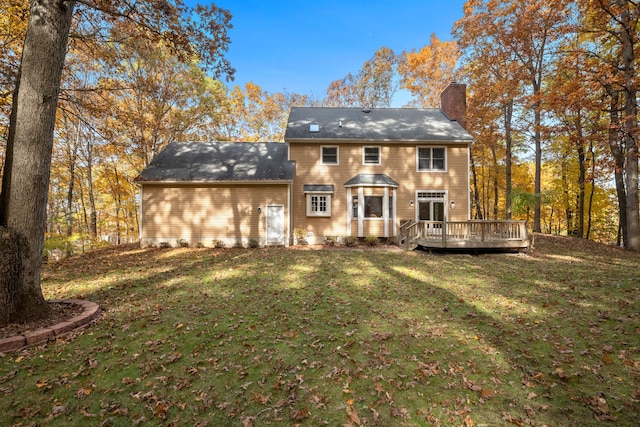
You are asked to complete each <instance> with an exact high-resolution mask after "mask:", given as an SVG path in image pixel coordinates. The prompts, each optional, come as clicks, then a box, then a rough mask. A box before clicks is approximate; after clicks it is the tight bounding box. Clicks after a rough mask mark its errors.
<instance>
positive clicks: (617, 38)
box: [580, 0, 640, 251]
mask: <svg viewBox="0 0 640 427" xmlns="http://www.w3.org/2000/svg"><path fill="white" fill-rule="evenodd" d="M581 18H582V22H581V28H580V31H581V32H582V34H584V35H585V36H588V37H589V38H590V40H592V43H590V44H589V45H588V46H587V48H586V49H584V51H583V52H582V53H583V54H584V58H586V59H587V60H589V61H590V62H591V63H592V64H593V67H594V77H593V78H594V79H595V80H596V81H597V82H598V83H599V84H600V86H601V88H602V92H603V95H605V96H606V97H607V99H608V103H607V104H608V105H607V106H606V110H607V111H608V113H609V116H610V124H609V134H608V137H609V146H610V149H611V153H612V156H613V158H614V162H615V167H616V174H615V182H616V191H617V195H618V205H619V210H620V225H621V228H622V232H623V235H624V239H623V240H624V245H625V246H626V247H628V248H630V249H633V250H635V251H640V207H639V203H640V198H639V193H638V157H639V153H638V137H639V136H640V135H639V130H638V117H637V114H638V106H637V102H638V101H637V93H638V66H637V61H638V56H637V55H638V54H637V51H638V48H639V44H638V21H639V19H640V7H639V6H638V4H637V2H634V1H630V0H589V1H586V2H584V3H583V4H581ZM593 59H595V63H594V61H591V60H593Z"/></svg>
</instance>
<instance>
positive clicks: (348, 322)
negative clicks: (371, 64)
mask: <svg viewBox="0 0 640 427" xmlns="http://www.w3.org/2000/svg"><path fill="white" fill-rule="evenodd" d="M538 243H539V246H538V248H537V249H536V252H535V253H534V255H533V256H529V257H512V256H496V255H486V256H478V257H468V256H464V255H451V256H449V255H447V256H445V257H432V256H428V255H427V256H422V255H416V254H407V253H382V252H376V251H367V252H358V253H356V252H349V251H295V250H291V249H268V250H264V249H263V250H248V249H225V250H208V249H202V250H199V249H173V250H163V249H144V250H143V249H129V250H127V251H124V252H123V251H121V250H112V249H108V250H102V251H96V252H92V253H90V254H86V255H83V256H80V257H75V258H73V259H70V260H67V261H64V262H62V263H60V264H56V265H52V266H49V267H48V268H49V269H50V270H49V271H50V272H48V273H47V274H46V276H47V277H48V279H47V280H51V281H62V280H64V281H65V282H66V283H67V284H66V285H65V284H63V285H62V289H61V290H60V291H63V292H68V293H71V294H66V295H64V297H78V296H82V297H85V298H87V299H89V300H92V301H95V302H97V303H99V304H100V305H102V306H103V307H104V308H105V309H106V310H107V313H109V312H112V313H113V314H114V316H113V317H112V322H109V323H108V324H106V325H105V326H104V327H101V326H100V325H98V329H99V333H100V334H103V333H106V332H108V331H107V330H106V329H108V328H110V327H117V325H116V324H115V323H113V321H116V320H117V321H119V322H125V323H127V322H129V323H131V324H133V325H134V326H133V327H136V325H140V324H145V325H146V324H149V323H153V322H160V321H166V319H167V318H171V321H169V322H168V325H166V326H165V327H164V330H163V331H162V333H171V331H170V330H168V329H170V328H171V327H172V325H176V324H180V322H183V321H184V322H185V323H188V322H192V323H197V322H198V321H199V319H198V316H202V319H206V321H207V322H208V324H207V325H206V326H203V327H202V331H204V332H205V336H213V337H218V338H216V339H217V340H218V341H220V342H221V341H223V338H224V339H228V340H231V339H233V338H234V337H235V338H236V339H237V338H238V337H242V339H243V341H244V345H245V346H246V347H247V348H252V347H258V346H265V348H264V350H265V352H266V354H269V353H274V354H277V355H280V357H284V356H281V353H278V351H276V350H274V348H277V347H279V346H284V347H287V346H291V348H293V349H296V348H297V349H298V351H297V352H296V351H293V353H292V354H291V356H290V357H291V360H284V361H283V362H281V365H282V366H281V367H279V368H275V367H274V368H272V371H271V375H274V372H276V371H277V370H278V369H279V370H280V371H282V372H286V370H287V369H291V366H295V365H296V363H300V360H298V359H300V355H301V354H302V355H305V356H307V357H308V358H309V359H310V360H311V357H317V358H321V357H327V358H328V357H334V356H335V354H336V352H337V353H340V352H342V353H343V354H344V355H345V356H344V360H345V361H346V362H345V363H346V366H348V367H350V369H351V371H350V374H349V375H351V376H353V375H354V373H353V372H354V371H356V372H357V369H363V367H364V368H366V369H369V370H372V371H373V372H375V371H376V370H379V369H380V368H379V367H380V366H387V364H389V366H388V369H394V368H395V369H396V370H398V373H397V375H398V377H397V378H405V377H407V376H408V377H409V379H411V378H412V377H415V376H416V375H418V374H416V372H420V370H419V366H420V363H423V364H428V363H434V362H438V366H439V371H437V372H436V374H434V375H438V376H443V377H447V376H448V377H447V378H448V379H449V380H452V381H454V382H455V384H456V385H455V386H452V385H451V384H453V383H449V384H448V385H447V384H444V386H449V387H450V388H451V387H453V390H454V392H459V395H460V396H461V397H463V398H464V399H467V400H469V399H471V400H472V401H473V402H474V404H475V405H479V406H481V405H482V401H488V400H491V399H501V400H502V401H503V403H504V411H503V412H502V413H501V414H491V416H492V418H493V419H494V420H495V421H502V422H505V421H510V419H509V418H510V417H511V418H512V420H511V421H513V422H514V423H516V424H517V423H519V422H529V421H531V420H535V421H536V422H540V421H539V420H540V419H541V420H542V422H549V420H551V421H553V420H559V419H566V420H568V424H570V425H571V424H576V425H577V424H581V420H589V419H592V418H593V416H594V414H595V415H598V416H600V417H606V416H609V415H611V414H616V415H617V416H619V417H620V420H624V419H628V420H632V419H633V414H636V415H637V414H638V412H639V408H638V404H637V402H633V399H631V397H630V396H629V394H630V390H631V389H632V388H633V387H631V386H627V387H626V388H624V387H623V388H620V387H619V385H620V381H619V380H618V379H617V378H611V377H610V374H609V370H608V366H607V365H609V363H608V360H609V359H611V360H612V361H614V362H615V363H618V362H617V361H616V360H615V357H618V356H620V355H621V354H623V353H621V352H625V351H630V348H632V347H634V346H635V347H638V345H639V343H638V342H637V335H635V336H634V335H633V334H634V330H633V327H632V326H631V325H632V324H633V322H631V321H629V320H630V319H629V318H628V317H625V316H628V314H629V312H630V311H631V310H632V309H633V308H632V307H633V306H629V305H628V304H627V303H621V301H632V300H633V298H634V297H633V296H632V295H628V294H627V293H628V292H631V291H634V292H636V294H637V289H635V290H634V289H633V288H632V286H631V283H632V282H631V280H632V276H630V275H629V274H630V273H629V272H626V273H625V272H623V271H621V270H622V266H623V265H627V262H628V261H627V259H626V258H625V257H624V256H619V257H617V256H615V255H614V256H612V257H608V259H609V260H615V262H616V264H614V266H613V267H612V266H611V265H612V264H611V263H607V262H605V259H607V258H605V257H606V254H605V253H602V254H598V255H597V256H596V257H590V256H589V254H588V252H580V251H576V252H572V253H567V254H563V253H559V252H556V253H547V252H546V251H545V247H544V243H542V244H541V245H540V242H538ZM554 244H555V243H554ZM621 255H623V254H621ZM616 265H617V267H616ZM594 269H595V270H600V271H604V272H605V273H604V274H603V275H600V274H595V270H594ZM603 269H604V270H603ZM101 276H102V277H103V278H105V277H106V278H105V279H104V281H103V282H100V283H98V284H96V285H95V286H93V287H87V288H83V291H82V295H74V294H73V289H74V286H73V283H74V282H75V283H77V282H80V281H83V280H86V281H92V280H93V281H95V280H96V278H97V277H98V278H99V277H101ZM605 279H613V281H615V282H616V283H618V285H619V287H618V288H615V289H612V290H610V291H607V290H603V286H608V285H610V283H609V282H607V283H605ZM158 305H162V306H164V307H163V308H162V310H160V311H158V310H159V308H158V307H157V306H158ZM172 305H175V309H174V308H173V307H172ZM187 309H188V311H187ZM118 313H120V314H118ZM603 316H604V317H603ZM616 318H620V319H623V321H619V320H616ZM162 319H165V320H162ZM624 319H627V320H624ZM119 326H120V327H122V326H124V325H119ZM174 327H175V326H174ZM100 329H101V330H100ZM202 331H201V332H202ZM636 332H637V331H636ZM389 334H391V335H389ZM594 334H596V335H594ZM615 334H618V335H615ZM629 335H630V336H629ZM625 337H626V338H625ZM594 338H595V339H594ZM141 339H145V338H141ZM265 339H266V340H267V341H268V342H267V343H266V344H264V341H265ZM610 339H613V341H610ZM209 340H210V341H209V342H206V343H203V344H202V351H205V350H207V349H209V350H211V349H212V347H211V346H214V345H224V343H221V344H217V343H216V341H215V340H211V339H210V338H209ZM616 340H617V341H616ZM314 343H317V344H314ZM320 344H322V347H321V346H320ZM312 345H316V347H311V346H312ZM385 351H386V352H388V353H385ZM420 351H422V353H420ZM407 352H413V353H415V354H408V353H407ZM430 352H431V353H430ZM608 355H611V356H608ZM605 356H607V357H608V358H605ZM224 357H226V358H232V357H234V356H233V355H225V356H224ZM236 357H239V359H242V357H241V356H236ZM412 357H416V359H415V360H412ZM636 357H637V355H636ZM296 358H297V359H296ZM305 360H306V358H305ZM622 362H623V361H622ZM622 362H620V363H622ZM352 365H353V366H352ZM585 366H586V367H587V368H588V369H586V368H585ZM616 366H617V365H616ZM325 369H327V370H330V369H331V367H330V366H327V367H325ZM633 369H635V371H633ZM447 370H449V371H450V370H453V372H452V373H451V372H449V373H447V372H446V371H447ZM456 371H457V373H456ZM385 372H386V371H385ZM634 372H635V373H634ZM628 373H629V376H628V378H633V375H637V374H638V372H637V368H633V366H629V368H628ZM326 376H327V378H329V380H328V381H336V383H337V382H338V378H333V377H331V372H328V373H326ZM345 376H346V374H345ZM418 377H419V375H418ZM449 377H450V378H449ZM481 377H483V378H484V379H485V380H486V381H488V382H481V380H480V379H479V378H481ZM397 378H396V379H394V381H400V382H401V383H402V382H403V381H404V383H405V386H406V385H407V383H408V382H409V380H407V379H404V380H398V379H397ZM345 379H346V378H342V377H340V380H342V381H344V380H345ZM353 381H355V379H353ZM416 381H417V383H418V384H417V385H416V387H418V388H419V389H420V390H423V391H424V392H425V393H428V394H429V395H430V398H431V399H432V400H433V401H435V402H437V401H438V393H437V392H435V393H434V391H433V389H432V388H433V385H431V386H428V387H427V384H429V383H428V382H427V379H425V378H422V377H420V378H418V380H416ZM430 381H435V380H430ZM631 381H633V380H631ZM389 384H391V383H389ZM396 385H397V384H396ZM340 386H342V383H341V384H340ZM385 386H386V385H385ZM396 388H398V387H396ZM594 397H599V398H603V399H606V401H607V402H609V403H608V407H607V409H606V411H605V409H603V406H602V405H600V406H599V405H598V404H597V402H598V401H597V399H596V400H594ZM594 402H596V403H594ZM440 403H441V405H443V406H444V405H445V403H444V402H440ZM447 405H448V406H455V405H456V403H455V402H453V403H448V404H447ZM475 409H478V408H475ZM478 410H481V409H478ZM598 411H599V412H598ZM486 415H487V416H489V414H486ZM625 417H627V418H625Z"/></svg>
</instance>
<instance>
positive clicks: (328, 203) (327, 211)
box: [305, 192, 331, 217]
mask: <svg viewBox="0 0 640 427" xmlns="http://www.w3.org/2000/svg"><path fill="white" fill-rule="evenodd" d="M305 196H306V200H307V216H312V217H330V216H331V193H328V192H326V193H323V192H314V193H307V194H305ZM314 197H324V198H325V199H326V200H325V206H326V209H325V210H324V211H321V210H317V211H314V210H312V206H313V198H314ZM318 203H321V202H320V201H318Z"/></svg>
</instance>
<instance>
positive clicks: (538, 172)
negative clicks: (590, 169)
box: [533, 83, 542, 233]
mask: <svg viewBox="0 0 640 427" xmlns="http://www.w3.org/2000/svg"><path fill="white" fill-rule="evenodd" d="M539 96H540V87H539V84H535V83H534V97H536V98H539ZM533 115H534V122H533V126H534V128H535V130H534V145H535V163H536V165H535V178H534V183H533V185H534V191H533V192H534V193H535V199H534V207H533V231H534V233H540V232H541V231H542V230H541V228H540V216H541V211H540V205H541V202H542V135H541V134H540V126H541V125H542V114H541V112H540V102H539V101H538V102H536V103H535V111H534V112H533Z"/></svg>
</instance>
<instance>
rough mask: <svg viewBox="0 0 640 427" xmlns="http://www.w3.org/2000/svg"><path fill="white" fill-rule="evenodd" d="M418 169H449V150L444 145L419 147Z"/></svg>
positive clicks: (440, 170) (421, 170) (441, 170)
mask: <svg viewBox="0 0 640 427" xmlns="http://www.w3.org/2000/svg"><path fill="white" fill-rule="evenodd" d="M417 157H418V159H417V161H418V171H420V172H423V171H439V172H444V171H446V170H447V151H446V149H445V148H444V147H418V153H417Z"/></svg>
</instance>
